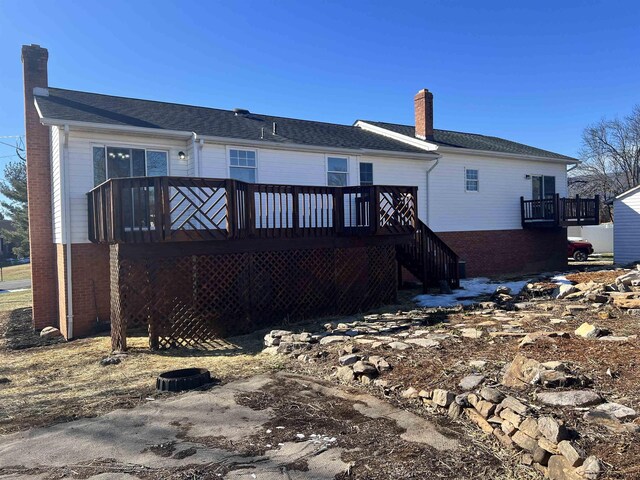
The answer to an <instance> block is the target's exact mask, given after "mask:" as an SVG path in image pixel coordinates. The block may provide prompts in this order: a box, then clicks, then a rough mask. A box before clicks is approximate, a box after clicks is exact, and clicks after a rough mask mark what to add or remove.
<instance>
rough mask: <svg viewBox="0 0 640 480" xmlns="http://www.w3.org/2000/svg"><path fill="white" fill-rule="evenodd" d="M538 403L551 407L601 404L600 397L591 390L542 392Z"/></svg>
mask: <svg viewBox="0 0 640 480" xmlns="http://www.w3.org/2000/svg"><path fill="white" fill-rule="evenodd" d="M538 401H540V402H541V403H544V404H545V405H550V406H552V407H589V406H591V405H598V404H599V403H602V401H603V400H602V397H601V396H600V395H599V394H597V393H596V392H594V391H593V390H568V391H565V392H542V393H539V394H538Z"/></svg>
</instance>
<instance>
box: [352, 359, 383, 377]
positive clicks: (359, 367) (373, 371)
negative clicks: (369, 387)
mask: <svg viewBox="0 0 640 480" xmlns="http://www.w3.org/2000/svg"><path fill="white" fill-rule="evenodd" d="M353 373H354V374H355V375H356V376H359V375H369V376H374V375H377V374H378V369H377V368H376V367H375V366H373V365H371V364H370V363H369V362H363V361H362V360H359V361H357V362H356V363H354V364H353Z"/></svg>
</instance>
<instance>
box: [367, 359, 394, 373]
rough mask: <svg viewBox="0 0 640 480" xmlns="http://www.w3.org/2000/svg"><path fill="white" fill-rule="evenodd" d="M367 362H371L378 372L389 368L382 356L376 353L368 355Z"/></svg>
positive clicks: (386, 370)
mask: <svg viewBox="0 0 640 480" xmlns="http://www.w3.org/2000/svg"><path fill="white" fill-rule="evenodd" d="M369 363H371V364H372V365H373V366H374V367H376V369H377V370H378V371H379V372H380V373H383V372H388V371H389V370H391V368H392V367H391V365H390V364H389V362H387V361H386V360H385V359H384V358H383V357H380V356H378V355H371V356H370V357H369Z"/></svg>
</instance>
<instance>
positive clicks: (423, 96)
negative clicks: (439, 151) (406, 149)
mask: <svg viewBox="0 0 640 480" xmlns="http://www.w3.org/2000/svg"><path fill="white" fill-rule="evenodd" d="M413 103H414V106H415V112H416V137H418V138H420V139H422V140H428V139H432V138H433V93H431V92H430V91H429V90H427V89H426V88H423V89H422V90H420V91H419V92H418V93H416V96H415V97H413Z"/></svg>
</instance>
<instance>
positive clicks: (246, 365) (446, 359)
mask: <svg viewBox="0 0 640 480" xmlns="http://www.w3.org/2000/svg"><path fill="white" fill-rule="evenodd" d="M601 268H603V267H601ZM604 268H606V267H604ZM621 273H624V272H623V271H615V272H612V271H605V270H602V271H593V272H586V273H585V272H582V273H579V272H578V273H575V274H574V275H567V279H568V280H571V281H572V282H574V283H577V284H579V285H583V284H586V285H590V287H589V288H591V289H592V290H589V291H585V292H582V293H581V292H580V291H578V292H574V293H573V295H574V297H573V298H565V299H554V298H552V293H553V288H556V285H554V284H553V283H552V282H550V281H545V282H540V283H539V284H535V285H531V288H530V289H528V290H525V291H524V292H523V293H522V294H521V295H514V294H512V295H508V294H504V293H503V294H501V295H506V297H510V299H509V300H508V299H506V297H500V296H498V297H494V298H493V299H492V300H491V301H490V299H489V298H488V297H487V298H484V299H483V298H479V299H477V301H478V302H480V301H483V300H484V301H486V302H487V303H476V304H475V305H472V306H469V307H465V308H460V307H456V308H431V309H415V304H414V303H413V302H412V301H411V299H412V297H413V296H414V295H415V294H416V293H418V292H416V291H403V292H402V298H401V299H400V300H401V302H400V303H399V304H398V305H395V306H390V307H388V308H385V309H381V310H379V311H377V312H369V314H370V315H367V316H362V315H358V316H353V317H348V318H331V319H322V320H318V321H314V322H308V323H304V324H297V325H295V326H293V327H292V326H291V325H289V326H287V327H284V328H287V329H288V330H291V331H292V333H301V332H309V333H310V335H305V338H306V337H309V339H310V341H300V342H299V341H297V340H298V338H297V337H296V339H295V340H296V341H295V342H293V343H296V344H297V345H295V346H294V347H293V348H288V347H286V345H284V344H285V343H286V342H282V344H281V345H274V346H273V347H270V348H266V349H265V350H264V351H263V348H264V343H263V342H264V340H263V337H264V336H265V334H266V333H268V332H266V331H262V332H256V333H255V334H253V335H249V336H244V337H237V338H230V339H226V340H225V341H220V342H219V345H218V349H216V350H211V351H207V352H177V351H170V352H161V353H154V352H150V351H149V350H148V349H147V348H146V347H147V339H146V338H144V337H140V338H133V339H132V340H131V341H130V345H131V346H132V348H131V349H130V351H129V352H128V353H127V355H126V356H125V357H123V358H122V360H121V361H120V363H117V364H113V365H107V366H102V365H101V363H100V361H101V360H102V359H103V358H104V357H106V356H107V355H109V348H110V347H109V346H110V343H109V339H108V337H106V336H104V337H94V338H88V339H82V340H76V341H73V342H69V343H67V342H64V341H60V340H52V341H47V342H42V341H41V340H40V338H39V337H38V336H36V335H33V334H31V333H30V332H29V317H30V311H29V306H28V303H29V301H30V295H29V292H26V293H25V292H16V293H11V294H3V296H2V298H0V332H2V333H3V338H2V343H1V344H0V396H1V397H2V403H0V433H1V434H8V433H11V432H19V431H23V430H25V429H28V428H31V427H41V426H48V425H53V424H57V423H60V422H67V421H71V420H75V419H79V418H87V417H95V416H99V415H103V414H105V413H108V412H111V411H114V410H115V409H119V408H126V409H128V408H132V407H136V406H144V405H150V404H153V403H154V401H155V400H157V399H159V398H160V397H162V398H167V396H166V395H158V394H156V392H155V390H154V385H155V384H154V382H155V377H156V376H157V375H158V373H160V372H162V371H164V370H169V369H174V368H186V367H190V366H197V367H204V368H208V369H209V370H210V371H211V372H212V375H214V376H215V377H216V378H217V379H219V380H220V381H221V383H222V384H223V385H224V384H227V383H229V382H232V381H234V380H238V379H243V378H250V377H253V376H254V375H259V374H268V375H276V374H278V372H289V373H296V374H299V375H305V376H308V377H309V378H314V379H318V381H324V382H328V383H327V385H334V386H335V385H339V384H342V385H343V386H347V385H348V387H349V388H350V389H354V391H355V392H358V391H359V392H362V393H363V394H364V393H366V394H369V395H372V396H374V397H377V398H379V399H381V400H384V401H385V402H388V403H389V404H391V405H393V406H395V407H397V408H399V409H401V410H403V411H408V412H411V413H413V414H415V415H418V416H421V417H424V418H427V419H430V420H431V421H434V422H436V423H438V424H440V425H443V426H446V427H447V428H451V429H452V430H453V431H454V432H457V434H458V435H460V436H461V438H464V439H465V440H464V441H463V443H464V444H465V452H466V453H464V454H462V455H461V456H459V457H456V458H455V460H451V461H449V460H448V459H447V457H446V456H443V455H439V456H438V457H437V463H433V460H432V459H431V458H430V457H429V459H428V460H427V458H426V457H425V455H424V454H420V451H419V447H416V446H412V445H411V444H403V445H394V444H393V442H386V440H388V439H387V438H386V436H385V434H384V428H383V427H382V426H381V425H377V426H376V425H375V424H371V425H366V428H365V425H364V424H363V425H359V424H358V422H357V421H356V422H355V423H353V422H352V423H348V421H347V417H344V418H343V416H342V413H340V412H341V410H340V408H341V407H340V406H339V402H337V401H335V400H327V399H323V400H322V401H320V400H317V401H313V399H309V398H306V397H305V396H304V395H303V396H299V395H298V396H295V399H294V398H289V399H288V398H287V393H286V388H287V387H282V386H277V385H279V384H275V385H274V386H272V387H269V388H268V389H263V390H261V391H256V392H253V393H251V394H246V395H240V396H236V401H237V402H238V403H239V404H242V405H245V406H249V407H250V408H255V409H258V410H259V409H262V408H265V406H267V405H268V406H269V408H272V409H274V410H275V411H276V412H277V418H278V420H276V421H275V422H276V423H278V422H283V421H284V420H287V421H289V422H292V423H291V424H293V425H296V428H297V429H299V430H301V433H305V435H306V434H310V433H311V432H312V431H313V432H316V431H319V430H322V429H325V430H326V431H327V432H332V433H331V435H333V436H336V435H338V436H339V435H342V434H344V435H346V433H347V432H351V433H350V435H351V434H354V432H357V434H356V435H355V436H353V435H352V436H347V437H348V439H347V437H345V439H344V442H346V444H347V445H348V450H350V451H355V452H358V451H362V450H364V451H368V452H371V454H370V455H368V456H362V455H360V454H357V453H355V454H348V453H343V454H342V459H343V460H344V461H345V462H347V463H350V465H351V467H350V469H349V472H348V473H345V474H342V475H341V476H339V478H344V479H355V478H362V479H365V478H371V479H374V478H505V479H533V478H542V475H541V473H540V472H541V471H542V472H543V473H544V472H545V469H544V468H534V467H533V466H532V464H531V461H530V459H529V458H528V456H527V455H528V454H527V452H526V450H523V449H522V448H520V447H516V446H515V445H512V448H505V446H504V445H502V444H501V443H500V442H499V441H497V439H496V437H495V436H494V435H491V430H489V431H488V432H486V433H483V431H482V430H480V429H479V428H478V425H480V424H482V425H484V424H483V423H482V422H480V423H478V425H477V424H476V423H477V422H474V421H470V419H469V418H467V417H466V416H464V415H462V416H455V415H453V416H450V415H448V413H447V410H446V409H443V408H442V407H439V406H438V405H437V404H435V403H434V402H435V397H434V391H435V390H437V389H442V390H446V391H449V392H453V393H454V394H458V395H459V394H461V393H463V392H464V391H465V390H464V389H463V388H461V386H460V382H461V381H462V380H463V379H467V378H468V377H469V376H473V377H474V378H476V379H477V378H480V377H481V380H480V382H481V383H480V384H479V385H478V386H474V387H472V389H471V390H468V391H467V393H466V394H465V395H468V394H469V393H468V392H477V391H478V389H479V388H481V387H482V386H485V387H489V388H493V389H495V390H497V391H499V393H500V394H501V395H503V396H504V395H505V394H506V395H511V396H512V397H513V398H517V399H519V400H520V401H522V402H523V403H524V404H526V405H527V406H529V408H530V410H529V411H532V412H533V413H534V415H536V416H538V415H552V416H554V417H557V418H559V419H562V420H563V421H564V422H565V424H566V426H567V427H568V428H569V430H570V431H571V432H572V437H571V439H572V440H571V441H572V442H573V443H574V444H575V445H576V446H577V447H579V448H580V449H582V450H583V451H584V455H595V456H596V457H598V459H599V464H600V468H601V470H602V472H601V474H600V476H598V477H597V478H611V479H639V478H640V468H638V465H640V447H639V445H640V442H639V440H640V435H639V434H638V430H640V421H639V420H638V418H637V417H635V420H634V415H630V416H627V417H625V418H626V419H625V420H624V422H622V421H618V419H616V418H614V419H611V418H604V419H603V417H601V416H600V417H594V418H591V417H588V414H589V412H591V411H592V410H593V407H583V406H550V405H546V404H542V403H540V401H539V400H538V399H539V398H540V396H541V394H544V393H557V392H567V391H569V392H570V391H574V390H588V391H590V392H594V393H596V394H597V395H599V396H600V397H602V398H603V399H606V402H610V403H614V402H615V403H617V404H621V405H624V406H625V407H628V408H630V409H633V410H635V411H640V385H639V380H638V379H639V378H640V365H639V364H638V362H637V359H638V358H640V342H639V341H638V338H637V335H638V334H639V333H640V325H639V323H640V316H637V314H636V312H635V311H634V310H633V309H629V308H619V307H617V306H616V305H614V304H613V303H612V302H613V297H611V296H610V294H609V293H608V292H605V286H604V285H605V284H615V281H616V279H617V278H618V277H619V276H620V274H621ZM579 285H578V286H579ZM599 285H600V286H601V287H600V286H599ZM598 288H601V289H602V293H596V291H597V292H600V290H598ZM634 288H635V287H634ZM569 295H571V294H569ZM593 295H595V296H593ZM598 295H599V296H604V297H606V298H604V300H603V298H599V297H598V298H596V296H598ZM629 295H633V293H632V294H629ZM587 297H588V298H587ZM594 300H597V301H594ZM575 307H579V308H575ZM400 311H404V312H412V313H410V314H409V313H405V314H400V315H398V312H400ZM585 322H588V323H589V324H592V325H594V326H595V327H596V328H597V330H598V332H599V333H598V334H597V335H594V336H593V337H592V338H583V337H581V336H579V335H576V334H575V333H574V331H575V330H576V329H577V328H578V327H580V326H581V325H582V324H583V323H585ZM541 332H542V333H541ZM527 334H534V335H532V336H531V338H532V340H531V341H530V343H526V342H525V344H524V345H522V346H520V343H521V342H523V340H524V339H525V337H527ZM329 337H331V338H333V337H340V339H339V340H336V339H333V340H331V339H330V340H327V338H329ZM270 338H272V337H270ZM283 338H284V337H283ZM47 343H52V344H47ZM283 346H284V347H285V348H283ZM349 355H355V356H356V357H357V359H358V360H360V361H361V363H363V364H366V363H368V362H370V361H372V359H373V358H375V357H379V358H381V359H383V360H384V362H386V363H388V365H389V368H386V367H385V368H378V367H380V366H381V365H382V366H383V365H384V364H383V363H378V364H377V366H376V367H375V368H374V369H373V372H374V373H372V372H370V371H368V370H367V372H368V373H366V374H364V373H358V372H356V373H354V371H355V368H354V364H350V366H349V367H348V368H346V370H345V365H344V364H343V363H342V362H343V361H345V360H344V357H345V356H347V357H348V356H349ZM518 355H520V356H522V357H524V358H526V359H527V361H530V362H536V363H537V364H548V362H556V364H555V366H554V367H553V368H554V369H557V370H554V372H555V376H554V378H555V379H556V380H557V379H558V378H560V380H558V382H559V383H557V384H551V383H545V382H546V380H544V379H543V380H541V379H540V378H535V379H533V380H531V381H527V382H523V383H524V384H523V385H518V387H517V388H516V387H513V386H506V385H505V384H504V378H505V373H506V372H507V371H508V369H509V366H510V365H511V364H512V362H513V360H514V358H516V357H517V356H518ZM364 367H366V368H370V367H368V366H367V365H364ZM366 368H365V370H366ZM549 368H551V367H549ZM541 371H543V373H549V371H548V370H545V369H544V368H541ZM363 372H364V371H363ZM365 377H367V378H365ZM283 388H284V390H283ZM169 397H172V396H171V395H170V396H169ZM178 397H179V396H178ZM456 401H458V400H456ZM454 403H455V402H454ZM334 410H335V414H334V415H328V414H327V412H332V411H334ZM488 420H489V421H490V422H492V423H491V425H492V426H496V425H497V426H499V424H498V423H496V422H499V421H502V420H501V419H500V418H499V417H496V416H495V415H494V417H492V418H488ZM341 422H347V423H345V426H344V428H342V429H341V428H340V423H341ZM485 423H486V422H485ZM634 425H635V426H636V427H638V428H636V427H634ZM305 428H306V430H305ZM387 428H388V429H389V430H388V431H389V432H390V434H391V433H396V434H397V433H398V432H396V431H395V429H396V428H397V427H391V426H389V427H387ZM270 430H272V431H273V429H270ZM385 439H386V440H385ZM253 440H256V441H257V440H258V437H256V438H254V439H253ZM276 440H277V439H276ZM261 441H263V443H264V442H265V441H266V440H265V439H264V438H263V439H262V440H261ZM274 441H275V440H274ZM249 443H252V441H251V442H249ZM218 446H219V447H220V448H226V449H230V450H233V451H234V452H244V453H251V454H256V453H257V454H260V452H256V451H253V450H251V448H252V446H251V445H248V444H245V445H231V444H227V445H222V444H221V445H218ZM513 447H515V448H513ZM358 449H360V450H358ZM529 456H530V455H529ZM417 458H420V459H421V460H419V461H417V460H416V459H417ZM425 465H426V466H428V469H427V470H422V468H423V467H425ZM476 466H477V467H478V468H476ZM302 467H303V466H302ZM302 467H301V468H302ZM425 468H426V467H425ZM428 471H433V472H437V473H438V475H437V476H431V477H430V476H427V475H428V473H427V472H428ZM411 472H413V476H412V473H411ZM548 473H549V472H548V471H547V474H548ZM176 475H177V474H176ZM434 475H435V474H434ZM487 475H488V476H487ZM52 478H53V477H52ZM56 478H60V477H56ZM73 478H87V477H86V476H85V477H83V476H76V477H73ZM140 478H143V477H140ZM148 478H155V477H151V476H150V477H148ZM158 478H161V477H158ZM166 478H207V477H206V476H200V477H199V476H193V477H184V476H175V477H166ZM558 478H561V477H558ZM566 478H569V477H566ZM584 478H585V480H586V478H587V477H584Z"/></svg>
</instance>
